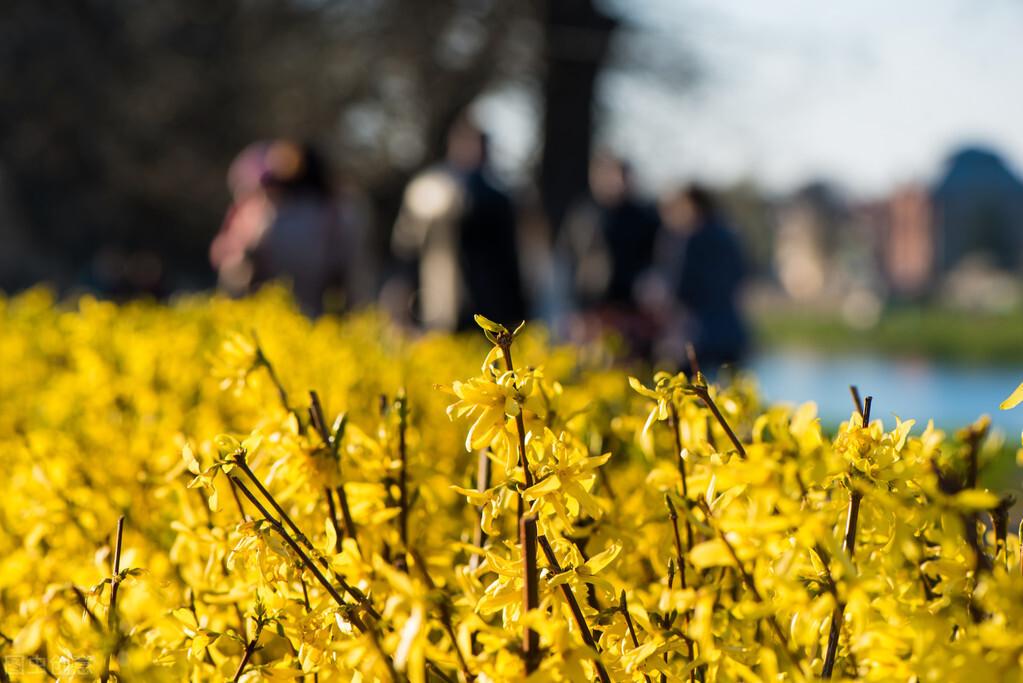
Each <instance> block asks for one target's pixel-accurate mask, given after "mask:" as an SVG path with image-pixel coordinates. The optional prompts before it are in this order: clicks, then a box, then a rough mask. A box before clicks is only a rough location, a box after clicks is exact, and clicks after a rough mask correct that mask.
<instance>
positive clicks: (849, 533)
mask: <svg viewBox="0 0 1023 683" xmlns="http://www.w3.org/2000/svg"><path fill="white" fill-rule="evenodd" d="M849 390H850V392H852V395H853V401H854V402H855V403H856V404H857V407H860V406H859V391H857V389H856V387H855V386H852V387H849ZM873 401H874V398H873V396H867V398H866V400H865V401H864V402H863V406H862V408H861V409H860V415H861V417H862V418H863V428H864V429H869V427H870V407H871V404H872V403H873ZM862 500H863V493H862V492H860V491H859V490H858V489H856V488H852V489H850V491H849V509H848V512H847V513H846V520H845V536H844V537H843V539H842V550H843V551H844V552H846V553H848V554H849V560H850V561H852V560H853V557H854V555H855V554H856V528H857V523H858V521H859V518H860V502H861V501H862ZM844 619H845V603H843V602H841V601H840V600H839V599H838V594H837V591H836V594H835V610H834V612H832V614H831V628H830V630H829V631H828V644H827V648H826V650H825V653H824V666H823V667H822V669H821V678H822V679H829V678H831V676H832V674H833V673H834V669H835V659H836V657H837V655H838V638H839V636H840V635H841V632H842V621H843V620H844Z"/></svg>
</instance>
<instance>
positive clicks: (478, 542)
mask: <svg viewBox="0 0 1023 683" xmlns="http://www.w3.org/2000/svg"><path fill="white" fill-rule="evenodd" d="M488 488H490V456H489V455H487V451H486V449H485V448H483V449H480V451H479V455H478V456H477V460H476V490H477V491H479V492H480V493H483V492H484V491H486V490H487V489H488ZM482 516H483V512H482V510H481V511H480V517H481V518H482ZM486 543H487V532H486V531H484V530H483V526H482V520H481V522H480V523H478V524H476V528H475V530H474V532H473V540H472V544H473V545H474V546H476V547H477V548H479V551H480V552H475V553H473V554H472V557H470V558H469V569H470V570H472V571H476V569H478V568H479V566H480V562H481V561H482V560H483V546H484V545H486Z"/></svg>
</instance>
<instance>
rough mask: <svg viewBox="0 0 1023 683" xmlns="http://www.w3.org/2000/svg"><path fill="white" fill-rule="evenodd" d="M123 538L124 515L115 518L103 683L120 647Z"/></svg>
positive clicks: (107, 677) (106, 679) (101, 677)
mask: <svg viewBox="0 0 1023 683" xmlns="http://www.w3.org/2000/svg"><path fill="white" fill-rule="evenodd" d="M123 540H124V515H121V516H120V517H118V518H117V540H116V542H115V544H114V559H113V567H112V569H113V572H112V573H111V576H110V609H109V611H108V612H107V629H108V630H109V631H110V633H111V634H113V638H114V646H113V648H111V650H110V652H108V653H107V660H106V663H105V664H104V665H103V673H102V674H101V675H100V680H101V681H103V683H106V681H109V680H110V662H111V660H112V659H113V658H114V655H115V654H116V653H117V650H118V649H119V648H120V641H121V634H120V628H119V626H118V623H117V592H118V588H120V585H121V544H122V542H123Z"/></svg>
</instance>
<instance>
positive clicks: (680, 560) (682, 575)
mask: <svg viewBox="0 0 1023 683" xmlns="http://www.w3.org/2000/svg"><path fill="white" fill-rule="evenodd" d="M664 503H665V505H667V507H668V518H669V519H670V520H671V528H672V531H673V532H674V536H675V564H677V565H678V575H679V585H680V586H682V590H685V589H686V588H687V585H686V564H685V557H684V555H683V553H682V538H681V536H680V535H679V532H678V512H677V511H676V510H675V504H674V503H672V502H671V497H670V496H668V495H667V494H665V496H664ZM686 533H688V534H690V537H689V538H690V540H689V547H692V531H691V528H690V525H689V519H688V518H686ZM669 569H670V568H669ZM668 588H671V578H670V576H669V579H668ZM683 618H684V619H685V625H686V631H687V633H686V635H687V636H688V630H689V612H688V610H687V611H686V613H685V616H684V617H683ZM686 644H687V650H688V654H689V661H690V663H692V662H693V661H694V660H695V659H696V652H695V650H694V646H693V641H692V640H691V639H690V638H688V637H687V638H686ZM689 680H690V681H694V680H696V670H695V669H693V670H692V671H690V672H689Z"/></svg>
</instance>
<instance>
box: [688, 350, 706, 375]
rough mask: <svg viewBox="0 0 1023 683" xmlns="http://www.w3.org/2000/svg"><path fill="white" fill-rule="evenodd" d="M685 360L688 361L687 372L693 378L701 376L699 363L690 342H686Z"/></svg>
mask: <svg viewBox="0 0 1023 683" xmlns="http://www.w3.org/2000/svg"><path fill="white" fill-rule="evenodd" d="M686 358H688V359H689V370H690V371H691V372H692V373H693V376H694V377H695V376H696V375H702V374H703V373H702V372H700V361H699V360H697V358H696V347H695V346H693V343H692V342H686Z"/></svg>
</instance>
